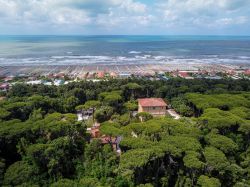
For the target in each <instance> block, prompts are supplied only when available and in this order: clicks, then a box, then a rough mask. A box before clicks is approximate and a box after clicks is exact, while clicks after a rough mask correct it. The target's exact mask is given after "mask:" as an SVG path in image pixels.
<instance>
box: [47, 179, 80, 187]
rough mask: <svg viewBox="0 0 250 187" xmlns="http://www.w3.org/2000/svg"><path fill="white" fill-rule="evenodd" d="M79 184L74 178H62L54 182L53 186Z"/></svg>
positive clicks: (64, 186) (73, 186)
mask: <svg viewBox="0 0 250 187" xmlns="http://www.w3.org/2000/svg"><path fill="white" fill-rule="evenodd" d="M77 186H78V184H77V183H76V182H74V181H72V180H69V179H61V180H59V181H57V182H55V183H53V184H51V187H77Z"/></svg>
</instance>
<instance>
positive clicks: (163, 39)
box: [0, 36, 250, 66]
mask: <svg viewBox="0 0 250 187" xmlns="http://www.w3.org/2000/svg"><path fill="white" fill-rule="evenodd" d="M185 62H199V63H235V64H239V63H240V64H249V63H250V36H0V66H10V65H81V64H82V65H85V64H122V63H124V64H137V63H164V64H167V63H185Z"/></svg>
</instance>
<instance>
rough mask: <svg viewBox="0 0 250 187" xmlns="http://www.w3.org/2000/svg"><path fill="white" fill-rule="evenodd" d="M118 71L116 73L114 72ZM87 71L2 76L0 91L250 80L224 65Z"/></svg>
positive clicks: (241, 70) (244, 72)
mask: <svg viewBox="0 0 250 187" xmlns="http://www.w3.org/2000/svg"><path fill="white" fill-rule="evenodd" d="M118 70H119V71H118ZM118 70H117V71H109V70H108V69H107V70H105V71H88V72H81V73H72V72H71V73H69V74H67V73H65V72H63V71H61V72H56V73H48V74H46V73H42V74H35V75H30V74H19V75H18V76H2V78H0V91H8V90H9V89H10V88H11V86H12V85H14V84H16V83H27V84H30V85H39V84H43V85H48V86H50V85H55V86H60V85H65V84H68V83H70V82H75V81H80V80H86V81H93V82H98V81H101V80H109V79H123V78H129V77H137V78H146V79H149V80H169V79H171V78H176V77H179V78H183V79H214V80H219V79H225V78H231V79H250V69H247V68H239V67H238V66H236V67H234V66H228V65H215V66H214V67H212V66H205V67H204V68H203V69H195V70H178V69H177V70H171V71H166V70H160V69H157V68H156V69H150V70H147V69H146V70H140V71H139V70H138V71H133V70H131V71H122V70H123V69H121V70H120V69H118Z"/></svg>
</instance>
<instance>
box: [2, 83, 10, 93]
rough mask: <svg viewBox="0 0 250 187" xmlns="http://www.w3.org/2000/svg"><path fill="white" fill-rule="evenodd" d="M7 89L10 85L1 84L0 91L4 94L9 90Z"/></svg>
mask: <svg viewBox="0 0 250 187" xmlns="http://www.w3.org/2000/svg"><path fill="white" fill-rule="evenodd" d="M9 88H10V85H9V84H8V83H2V84H0V91H4V92H6V91H8V90H9Z"/></svg>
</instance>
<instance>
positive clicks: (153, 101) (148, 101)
mask: <svg viewBox="0 0 250 187" xmlns="http://www.w3.org/2000/svg"><path fill="white" fill-rule="evenodd" d="M138 103H139V105H141V106H144V107H149V106H153V107H155V106H164V107H165V106H167V104H166V102H165V101H164V100H163V99H162V98H145V99H138Z"/></svg>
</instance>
